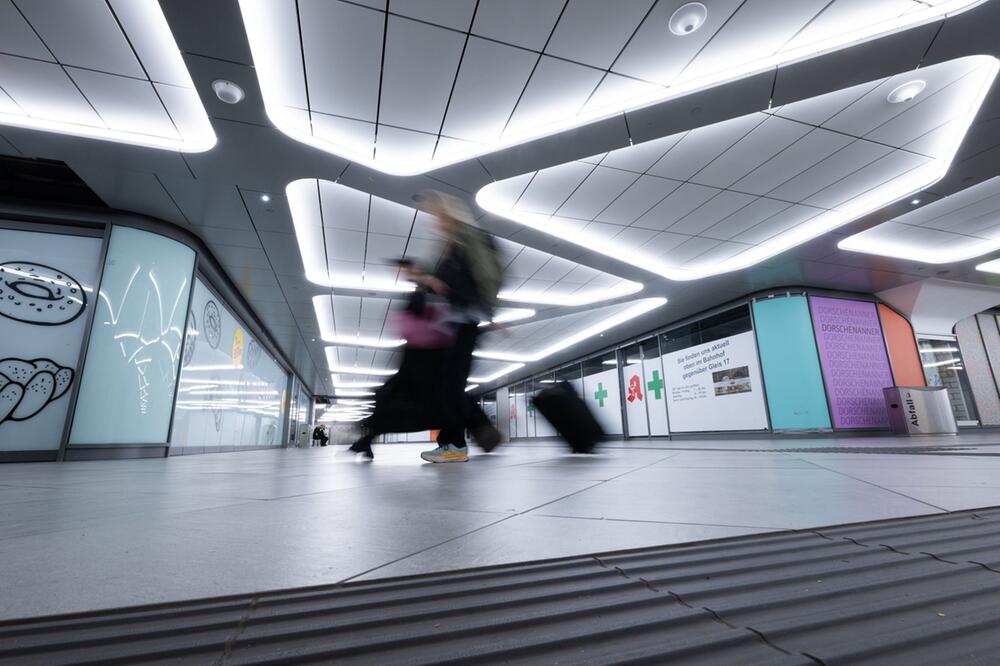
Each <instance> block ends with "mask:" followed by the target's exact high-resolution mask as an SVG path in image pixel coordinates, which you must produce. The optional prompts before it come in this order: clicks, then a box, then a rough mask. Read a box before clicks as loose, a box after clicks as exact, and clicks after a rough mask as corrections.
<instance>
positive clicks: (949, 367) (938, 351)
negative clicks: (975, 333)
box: [917, 337, 979, 425]
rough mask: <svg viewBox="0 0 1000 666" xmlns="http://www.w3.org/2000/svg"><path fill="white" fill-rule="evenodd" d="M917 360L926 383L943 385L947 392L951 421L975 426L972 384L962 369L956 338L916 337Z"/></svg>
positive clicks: (963, 364)
mask: <svg viewBox="0 0 1000 666" xmlns="http://www.w3.org/2000/svg"><path fill="white" fill-rule="evenodd" d="M917 347H918V349H919V351H920V362H921V365H923V368H924V377H925V378H926V379H927V385H928V386H943V387H944V388H945V390H946V391H947V392H948V400H949V402H951V409H952V411H953V412H954V413H955V420H956V421H958V423H959V424H960V425H976V424H977V423H978V422H979V416H978V414H977V413H976V406H975V401H974V400H973V398H972V387H971V386H970V385H969V378H968V376H967V375H966V372H965V363H964V361H963V360H962V352H961V351H960V350H959V348H958V340H957V339H956V338H926V337H921V338H918V340H917Z"/></svg>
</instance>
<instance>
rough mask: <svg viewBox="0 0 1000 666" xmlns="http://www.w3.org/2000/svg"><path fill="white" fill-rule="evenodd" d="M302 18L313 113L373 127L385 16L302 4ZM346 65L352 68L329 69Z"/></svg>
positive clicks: (316, 1) (321, 2) (342, 5)
mask: <svg viewBox="0 0 1000 666" xmlns="http://www.w3.org/2000/svg"><path fill="white" fill-rule="evenodd" d="M299 14H300V17H301V25H302V49H303V50H304V52H305V69H306V76H307V80H308V82H309V104H310V108H311V109H312V110H314V111H319V112H321V113H329V114H333V115H338V116H347V117H348V118H353V119H356V120H367V121H371V122H374V121H375V119H376V113H377V110H378V92H379V78H380V76H381V71H382V31H383V28H384V26H385V21H384V14H382V13H381V12H377V11H373V10H371V9H368V8H366V7H358V6H357V5H352V4H349V3H346V2H329V1H328V0H299ZM348 62H349V63H350V64H351V66H350V67H337V66H331V64H332V63H348Z"/></svg>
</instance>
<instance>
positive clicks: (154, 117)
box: [0, 2, 217, 153]
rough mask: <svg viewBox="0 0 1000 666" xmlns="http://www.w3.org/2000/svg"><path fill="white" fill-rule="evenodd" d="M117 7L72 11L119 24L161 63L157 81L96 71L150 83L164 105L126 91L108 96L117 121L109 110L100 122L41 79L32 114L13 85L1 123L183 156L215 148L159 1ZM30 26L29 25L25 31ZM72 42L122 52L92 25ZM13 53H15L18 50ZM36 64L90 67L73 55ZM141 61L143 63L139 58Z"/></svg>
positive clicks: (87, 104) (147, 58)
mask: <svg viewBox="0 0 1000 666" xmlns="http://www.w3.org/2000/svg"><path fill="white" fill-rule="evenodd" d="M73 4H78V5H86V6H89V5H91V4H93V5H95V6H96V5H97V4H100V5H103V4H104V3H73ZM115 10H116V11H115V14H112V13H111V12H108V11H107V9H106V8H105V9H104V11H101V10H100V9H96V10H95V9H86V8H85V9H74V11H82V12H87V13H88V14H89V16H87V19H88V20H93V21H95V22H100V21H111V22H113V23H114V27H113V28H112V29H113V30H114V31H115V32H119V31H121V32H122V34H123V35H124V37H125V39H127V40H129V43H130V45H131V46H133V47H134V48H135V50H136V52H138V53H141V54H142V56H143V57H142V60H143V64H144V65H148V64H149V63H155V65H156V72H157V74H156V76H155V80H151V79H150V78H148V77H147V76H138V77H133V76H115V75H109V74H104V73H98V74H99V75H100V76H101V77H102V78H103V79H105V80H106V82H108V83H110V82H112V81H115V80H116V79H117V82H122V81H124V80H125V79H128V80H129V83H130V84H140V85H139V87H141V84H146V85H148V86H149V87H150V88H151V90H149V92H150V93H153V94H154V95H155V96H156V97H157V98H159V102H160V104H159V105H158V106H159V107H160V108H158V109H156V111H151V110H150V108H148V107H147V106H146V104H145V102H146V100H147V99H148V97H147V96H146V95H144V94H139V95H136V96H131V95H120V96H115V97H113V98H110V99H106V100H105V102H106V103H107V105H108V107H109V111H111V112H112V114H111V115H113V116H115V117H116V118H117V119H118V120H113V121H110V122H108V117H109V115H103V119H101V120H98V121H95V119H94V117H93V115H92V114H90V115H81V114H80V113H79V112H76V113H74V111H73V110H71V108H68V107H67V106H66V105H65V104H60V103H59V102H56V100H57V99H59V98H60V96H61V94H62V93H57V92H55V91H51V90H47V89H46V88H47V86H46V85H44V84H43V82H42V81H38V82H37V85H35V86H33V87H32V93H34V94H35V95H37V98H36V99H34V100H33V101H34V104H33V106H35V107H37V108H36V109H35V110H34V111H32V112H31V115H28V113H27V112H26V111H24V110H23V108H20V107H19V106H18V105H17V101H18V98H19V97H20V96H21V95H20V94H18V93H16V92H12V91H10V90H7V93H8V96H10V97H11V98H12V99H13V100H14V102H15V104H12V105H5V107H4V108H5V110H4V111H3V112H0V125H10V126H14V127H21V128H24V129H29V130H38V131H43V132H53V133H56V134H65V135H69V136H77V137H83V138H87V139H96V140H100V141H113V142H115V143H124V144H128V145H132V146H141V147H144V148H155V149H159V150H171V151H179V152H184V153H200V152H204V151H206V150H211V149H212V147H213V146H215V144H216V141H217V139H216V136H215V131H214V130H213V129H212V123H211V122H210V121H209V119H208V114H207V113H206V112H205V107H204V106H203V105H202V103H201V98H200V97H199V96H198V92H197V90H196V89H195V86H194V82H193V81H192V80H191V74H190V72H189V71H188V69H187V66H186V65H185V64H184V59H183V58H182V57H181V50H180V48H179V47H178V46H177V42H176V40H175V39H174V35H173V33H172V32H171V31H170V27H169V26H168V25H167V19H166V17H165V16H164V15H163V10H162V9H161V8H160V3H158V2H122V3H115ZM5 27H6V26H5ZM27 27H28V26H25V28H26V29H27ZM10 28H11V30H14V31H16V30H17V28H16V27H15V26H10ZM11 34H15V33H11ZM92 34H93V35H99V34H105V33H104V32H103V31H102V30H97V31H94V32H93V33H92ZM66 39H67V40H69V39H72V40H74V41H76V45H75V47H73V48H74V49H82V50H86V51H87V52H89V53H92V54H94V53H102V54H103V55H105V56H108V55H110V54H113V53H117V51H113V50H110V51H109V50H108V49H110V48H111V46H112V45H110V44H102V43H99V42H98V41H97V40H95V38H94V37H93V36H91V33H88V31H86V30H78V31H77V32H76V33H75V34H73V35H71V36H67V37H66ZM15 41H16V40H15ZM10 48H11V49H13V48H14V47H13V46H11V47H10ZM4 50H5V51H6V50H8V49H6V48H5V49H4ZM10 57H11V58H15V59H16V58H17V56H13V55H12V56H10ZM35 63H36V66H37V67H38V68H46V67H49V66H51V67H53V68H58V67H60V66H61V67H65V68H74V67H75V68H77V69H79V70H80V71H86V70H88V69H89V68H88V67H86V66H85V65H83V64H82V63H79V62H76V61H75V59H73V58H70V59H69V60H61V61H60V62H59V63H58V64H57V63H56V62H55V61H52V62H49V61H47V60H44V59H43V60H35ZM136 65H137V66H138V63H136ZM66 71H67V70H64V73H63V74H62V77H64V80H66V82H67V83H68V84H69V85H73V84H71V83H69V78H70V77H69V76H67V74H66V73H65V72H66ZM77 89H79V88H77ZM0 94H2V93H0ZM5 97H6V96H5ZM77 101H79V103H80V105H81V107H82V108H87V109H90V108H92V106H93V105H92V103H91V101H90V99H89V98H85V97H84V95H83V93H82V92H81V93H80V96H79V97H78V98H76V99H73V100H71V102H72V103H76V102H77ZM95 122H101V124H100V125H97V124H95ZM105 123H107V124H105ZM158 127H162V128H166V127H170V128H171V129H170V130H166V129H164V130H157V129H155V128H158Z"/></svg>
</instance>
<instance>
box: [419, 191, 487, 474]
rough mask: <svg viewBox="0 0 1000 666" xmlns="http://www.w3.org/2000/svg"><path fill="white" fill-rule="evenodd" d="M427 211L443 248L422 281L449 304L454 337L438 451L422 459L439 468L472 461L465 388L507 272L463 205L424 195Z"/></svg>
mask: <svg viewBox="0 0 1000 666" xmlns="http://www.w3.org/2000/svg"><path fill="white" fill-rule="evenodd" d="M424 209H425V210H427V211H428V212H430V213H431V214H432V215H434V217H435V218H436V219H437V224H438V231H439V233H440V234H441V236H442V237H443V238H444V240H445V247H444V250H443V252H442V256H441V260H440V261H439V262H438V265H437V269H436V270H435V271H434V273H433V275H428V276H424V277H423V278H422V279H423V282H424V284H425V285H426V287H427V288H428V289H430V290H431V291H433V292H435V293H436V294H438V295H439V296H441V297H443V298H445V299H446V300H447V301H448V305H449V315H448V316H449V319H450V321H451V324H452V330H453V333H454V336H453V341H452V345H451V347H450V348H449V349H448V350H447V352H446V353H445V358H444V367H443V370H442V373H441V377H440V386H439V389H440V394H439V404H440V407H441V410H440V412H439V414H438V416H439V420H440V423H441V430H440V433H439V434H438V438H437V444H438V447H437V448H436V449H434V450H433V451H424V452H423V453H421V454H420V457H421V458H423V459H424V460H427V461H429V462H435V463H445V462H465V461H466V460H468V459H469V449H468V446H467V445H466V442H465V425H466V424H465V386H466V382H467V380H468V378H469V370H470V369H471V367H472V352H473V350H474V349H475V347H476V338H477V337H478V335H479V323H480V322H483V321H489V320H490V319H491V318H492V317H493V309H494V307H495V306H496V301H497V291H498V290H499V289H500V283H501V281H502V279H503V268H502V266H501V264H500V258H499V256H498V253H497V250H496V246H495V245H494V244H493V240H492V239H491V238H490V237H489V236H488V235H487V234H485V233H483V232H482V231H481V230H480V229H479V228H478V227H477V226H475V223H474V222H473V219H472V213H471V212H470V211H469V208H468V206H466V205H465V203H464V202H462V201H461V200H459V199H456V198H455V197H452V196H449V195H447V194H443V193H441V192H425V193H424Z"/></svg>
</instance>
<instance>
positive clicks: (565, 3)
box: [500, 0, 569, 138]
mask: <svg viewBox="0 0 1000 666" xmlns="http://www.w3.org/2000/svg"><path fill="white" fill-rule="evenodd" d="M567 7H569V0H563V6H562V9H561V10H559V16H557V17H556V20H555V23H553V24H552V30H550V31H549V36H548V37H547V38H546V39H545V44H543V45H542V50H541V51H540V52H539V53H538V57H537V58H536V59H535V66H534V67H532V68H531V73H530V74H528V78H527V80H525V82H524V87H523V88H521V93H520V94H519V95H518V96H517V99H516V100H514V106H513V108H511V110H510V114H509V115H508V116H507V121H506V122H505V123H504V125H503V129H502V130H500V137H501V138H503V135H504V134H506V133H507V128H508V127H510V121H511V120H512V119H513V118H514V115H515V114H516V113H517V107H518V106H520V105H521V100H522V99H524V93H526V92H527V91H528V86H529V85H531V79H533V78H534V77H535V72H537V71H538V65H539V64H541V62H542V57H543V56H544V55H545V49H547V48H548V46H549V42H551V41H552V36H553V35H554V34H556V28H558V27H559V21H561V20H562V17H563V14H565V13H566V8H567Z"/></svg>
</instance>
